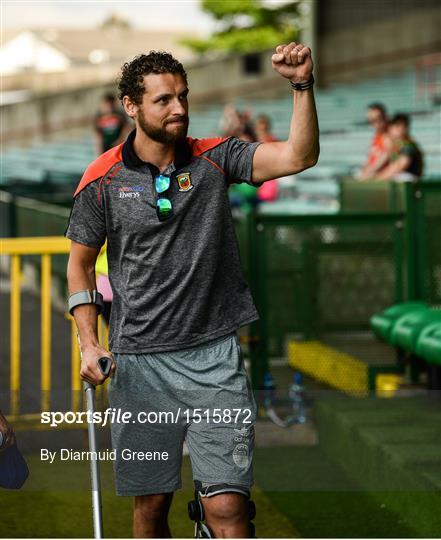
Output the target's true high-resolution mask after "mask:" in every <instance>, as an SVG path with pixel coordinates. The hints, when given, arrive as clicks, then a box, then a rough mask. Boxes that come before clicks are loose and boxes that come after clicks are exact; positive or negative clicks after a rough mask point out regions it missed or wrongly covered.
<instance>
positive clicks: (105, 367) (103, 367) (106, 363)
mask: <svg viewBox="0 0 441 540" xmlns="http://www.w3.org/2000/svg"><path fill="white" fill-rule="evenodd" d="M96 362H97V364H98V367H99V368H100V371H101V373H102V374H103V375H105V376H106V377H107V375H109V373H110V368H111V367H112V359H111V358H109V357H108V356H101V358H98V360H97V361H96ZM83 387H84V390H90V389H92V390H95V386H94V385H93V384H92V383H90V382H87V381H83Z"/></svg>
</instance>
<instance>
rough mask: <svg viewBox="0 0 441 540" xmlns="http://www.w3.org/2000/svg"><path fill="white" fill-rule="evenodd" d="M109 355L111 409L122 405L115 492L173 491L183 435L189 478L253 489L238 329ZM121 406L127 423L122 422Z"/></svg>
mask: <svg viewBox="0 0 441 540" xmlns="http://www.w3.org/2000/svg"><path fill="white" fill-rule="evenodd" d="M114 358H115V361H116V371H115V375H114V377H113V378H112V379H111V380H110V383H109V386H108V395H109V405H110V407H112V408H115V409H117V410H120V411H121V412H120V413H119V414H120V421H116V422H113V423H112V424H111V434H112V447H113V450H114V451H115V453H116V459H115V461H114V471H115V480H116V492H117V494H118V495H132V496H133V495H148V494H154V493H168V492H172V491H175V490H177V489H179V488H180V487H181V464H182V449H183V443H184V440H185V441H186V444H187V446H188V451H189V454H190V460H191V465H192V470H193V479H194V480H197V481H199V482H201V483H202V486H203V487H206V486H209V485H210V486H211V485H217V484H229V485H233V486H243V487H245V488H250V487H251V485H252V483H253V472H252V459H253V448H254V424H255V421H256V414H257V407H256V402H255V399H254V396H253V392H252V389H251V385H250V382H249V379H248V376H247V373H246V371H245V367H244V361H243V357H242V353H241V348H240V344H239V341H238V338H237V336H236V334H231V335H228V336H225V337H222V338H219V339H216V340H215V341H212V342H210V343H208V344H204V345H200V346H197V347H193V348H190V349H183V350H180V351H172V352H166V353H151V354H150V353H149V354H139V355H134V354H118V353H115V354H114ZM124 412H125V413H129V414H128V415H126V420H127V418H130V421H128V422H123V421H121V419H122V417H121V415H122V414H123V413H124ZM149 452H150V454H149Z"/></svg>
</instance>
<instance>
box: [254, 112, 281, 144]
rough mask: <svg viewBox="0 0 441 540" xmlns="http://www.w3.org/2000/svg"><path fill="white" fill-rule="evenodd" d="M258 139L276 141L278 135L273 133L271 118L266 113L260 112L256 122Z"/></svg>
mask: <svg viewBox="0 0 441 540" xmlns="http://www.w3.org/2000/svg"><path fill="white" fill-rule="evenodd" d="M255 127H256V136H257V140H258V141H260V142H274V141H277V140H278V139H277V137H276V136H275V135H273V134H272V133H271V120H270V118H269V117H268V116H267V115H266V114H259V116H258V117H257V118H256V122H255Z"/></svg>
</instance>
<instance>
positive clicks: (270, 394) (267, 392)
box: [262, 371, 276, 409]
mask: <svg viewBox="0 0 441 540" xmlns="http://www.w3.org/2000/svg"><path fill="white" fill-rule="evenodd" d="M262 388H263V406H264V408H265V409H270V408H272V406H273V404H274V399H275V396H276V384H275V382H274V377H273V376H272V375H271V373H270V372H269V371H267V372H266V373H265V374H264V376H263V387H262Z"/></svg>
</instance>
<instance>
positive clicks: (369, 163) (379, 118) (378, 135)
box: [356, 103, 390, 180]
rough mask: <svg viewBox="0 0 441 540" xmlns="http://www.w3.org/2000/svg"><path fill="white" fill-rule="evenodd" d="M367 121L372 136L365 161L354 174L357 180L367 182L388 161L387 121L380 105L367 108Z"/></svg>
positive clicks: (374, 104) (376, 104)
mask: <svg viewBox="0 0 441 540" xmlns="http://www.w3.org/2000/svg"><path fill="white" fill-rule="evenodd" d="M366 117H367V121H368V122H369V124H370V125H371V126H372V127H373V129H374V136H373V138H372V141H371V147H370V150H369V154H368V157H367V160H366V162H365V164H364V165H363V167H362V168H361V170H360V171H359V172H358V173H357V174H356V178H358V179H359V180H367V179H369V178H372V177H374V176H377V173H378V172H379V171H381V170H382V169H383V168H384V167H385V166H386V165H387V163H388V161H389V155H390V140H389V137H388V119H387V113H386V108H385V106H384V105H383V104H382V103H371V104H370V105H368V108H367V114H366Z"/></svg>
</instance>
